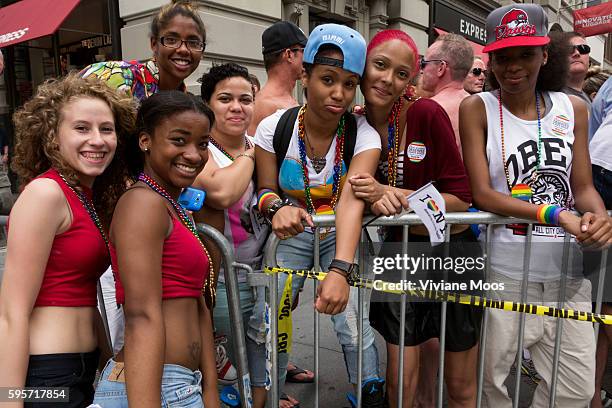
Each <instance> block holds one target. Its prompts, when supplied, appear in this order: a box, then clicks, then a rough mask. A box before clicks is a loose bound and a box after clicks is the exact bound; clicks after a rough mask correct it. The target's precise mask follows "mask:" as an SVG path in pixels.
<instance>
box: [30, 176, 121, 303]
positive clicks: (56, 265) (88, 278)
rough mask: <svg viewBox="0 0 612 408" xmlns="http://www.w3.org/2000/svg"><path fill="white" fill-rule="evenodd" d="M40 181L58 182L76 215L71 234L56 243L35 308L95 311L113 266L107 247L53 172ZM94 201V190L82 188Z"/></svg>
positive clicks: (68, 188) (62, 235) (71, 194)
mask: <svg viewBox="0 0 612 408" xmlns="http://www.w3.org/2000/svg"><path fill="white" fill-rule="evenodd" d="M37 178H49V179H52V180H55V181H56V182H57V184H58V185H59V186H60V188H61V189H62V191H63V192H64V196H66V201H67V202H68V205H69V206H70V211H72V223H71V224H70V227H69V228H68V230H67V231H65V232H62V233H61V234H59V235H56V236H55V238H54V239H53V244H52V246H51V252H50V253H49V259H48V260H47V266H46V268H45V274H44V276H43V281H42V285H41V287H40V291H39V292H38V297H37V298H36V303H35V304H34V306H35V307H36V306H68V307H83V306H86V307H95V306H96V305H97V303H98V302H97V299H96V285H97V282H98V279H99V278H100V276H101V275H102V274H103V273H104V271H105V270H106V268H108V265H109V264H110V258H109V256H108V249H107V248H106V243H105V242H104V239H103V238H102V235H101V234H100V230H98V228H97V227H96V225H95V224H94V222H93V220H92V219H91V217H90V215H89V213H88V212H87V210H86V209H85V207H84V206H83V203H81V201H80V200H79V198H78V196H77V195H76V194H75V193H74V191H72V190H71V189H70V187H68V185H67V184H66V183H65V182H64V180H62V178H61V177H60V175H59V173H58V172H57V171H56V170H54V169H50V170H48V171H47V172H45V173H43V174H41V175H40V176H38V177H37ZM81 188H82V191H83V193H84V194H85V195H86V196H87V198H88V199H89V200H91V190H90V189H88V188H87V187H81Z"/></svg>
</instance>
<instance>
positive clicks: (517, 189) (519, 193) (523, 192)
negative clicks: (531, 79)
mask: <svg viewBox="0 0 612 408" xmlns="http://www.w3.org/2000/svg"><path fill="white" fill-rule="evenodd" d="M497 100H498V101H499V127H500V129H501V151H502V161H503V165H504V173H505V174H506V183H507V184H508V190H510V192H511V195H512V197H514V198H518V199H520V200H524V201H529V199H530V198H531V196H532V195H533V190H532V188H531V184H533V183H535V182H536V181H537V180H538V171H539V170H540V161H541V160H540V157H541V152H542V124H541V122H540V97H539V95H538V91H537V90H536V93H535V103H536V113H537V115H538V145H537V151H536V169H535V170H534V171H533V173H531V177H530V180H529V183H528V184H523V183H520V184H517V185H515V186H514V187H512V183H511V182H510V172H509V170H508V165H507V164H506V146H505V142H504V113H503V109H502V98H501V89H500V90H499V91H498V92H497Z"/></svg>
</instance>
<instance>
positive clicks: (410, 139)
mask: <svg viewBox="0 0 612 408" xmlns="http://www.w3.org/2000/svg"><path fill="white" fill-rule="evenodd" d="M405 138H406V141H405V143H406V145H405V148H404V179H403V188H405V189H409V190H416V189H418V188H420V187H422V186H423V185H425V184H427V183H429V182H430V181H433V182H434V186H435V187H436V188H437V189H438V191H439V192H441V193H448V194H452V195H454V196H456V197H457V198H459V199H460V200H462V201H465V202H466V203H471V202H472V193H471V191H470V183H469V179H468V176H467V173H466V171H465V167H464V165H463V160H462V159H461V155H460V154H459V149H458V148H457V143H456V142H455V135H454V133H453V127H452V125H451V122H450V119H449V117H448V115H447V114H446V112H445V111H444V109H443V108H442V107H441V106H440V105H439V104H438V103H437V102H435V101H432V100H431V99H425V98H421V99H419V100H417V101H416V102H414V103H413V104H412V106H410V107H409V108H408V111H407V112H406V134H405ZM423 147H424V148H423Z"/></svg>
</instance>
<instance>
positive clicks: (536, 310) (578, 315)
mask: <svg viewBox="0 0 612 408" xmlns="http://www.w3.org/2000/svg"><path fill="white" fill-rule="evenodd" d="M264 272H265V273H267V274H275V273H286V274H288V275H290V276H291V275H298V276H303V277H305V278H307V279H316V280H320V281H322V280H323V279H325V277H326V276H327V272H315V271H311V270H294V269H288V268H272V267H265V268H264ZM388 285H393V284H392V283H388V282H382V284H381V285H378V287H387V286H388ZM351 286H354V287H357V288H364V289H373V290H378V291H380V292H384V293H392V294H396V295H403V294H406V295H409V296H411V297H415V298H419V299H427V300H432V301H437V302H452V303H460V304H462V305H469V306H476V307H481V308H483V309H487V308H488V309H499V310H507V311H509V312H519V313H529V314H534V315H538V316H550V317H560V318H563V319H572V320H579V321H582V322H591V323H599V324H612V315H607V314H598V313H591V312H582V311H580V310H572V309H560V308H557V307H553V306H543V305H532V304H529V303H519V302H512V301H508V300H492V299H487V298H485V297H481V296H476V295H465V294H462V293H452V292H444V291H439V290H418V289H415V290H410V289H406V290H390V289H383V290H379V289H376V288H375V287H374V280H372V279H366V278H358V279H356V280H355V281H354V282H352V285H351Z"/></svg>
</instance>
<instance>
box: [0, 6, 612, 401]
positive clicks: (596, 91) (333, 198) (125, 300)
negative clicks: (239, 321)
mask: <svg viewBox="0 0 612 408" xmlns="http://www.w3.org/2000/svg"><path fill="white" fill-rule="evenodd" d="M512 16H514V17H515V20H512V21H510V17H512ZM516 24H519V26H518V28H517V27H515V25H516ZM486 30H487V44H486V46H485V48H484V50H483V51H484V52H485V53H486V55H481V56H478V55H476V56H475V55H474V53H473V50H472V47H471V46H470V44H469V43H468V42H467V41H466V40H465V39H464V38H463V37H461V36H459V35H456V34H443V35H441V36H440V37H439V38H438V39H437V40H436V41H435V42H434V43H433V44H432V45H431V46H430V47H429V48H428V49H427V50H422V55H423V56H422V57H421V53H420V52H419V50H418V48H417V46H416V44H415V42H414V40H413V39H412V38H411V37H410V36H409V35H408V34H406V33H405V32H403V31H400V30H391V29H389V30H383V31H380V32H378V33H377V34H376V35H374V36H373V37H372V38H371V40H370V42H369V43H367V42H366V41H365V39H364V38H363V37H362V35H361V34H359V33H358V32H357V31H355V30H353V29H351V28H349V27H347V26H344V25H338V24H323V25H319V26H317V27H315V28H314V29H313V30H312V32H311V33H310V34H309V35H308V36H307V35H306V34H305V33H304V32H302V30H301V29H299V28H298V27H297V26H296V25H294V24H292V23H290V22H285V21H281V22H278V23H275V24H273V25H272V26H271V27H269V28H268V29H267V30H265V31H264V33H263V35H262V52H263V61H264V65H265V69H266V72H267V81H266V82H265V84H264V85H263V87H260V84H259V82H258V80H257V77H255V76H254V75H252V74H250V73H249V72H248V70H247V69H246V68H245V67H243V66H240V65H238V64H235V63H225V64H221V65H214V66H213V67H212V68H210V69H209V70H208V72H206V73H205V74H204V75H202V77H201V78H200V83H201V89H200V91H201V92H200V96H194V95H191V94H189V93H188V92H186V87H185V80H186V78H187V77H188V76H190V75H191V74H192V73H193V72H194V71H195V70H196V69H197V68H198V66H199V64H200V61H201V59H202V55H203V53H204V52H205V48H206V40H207V32H206V29H205V26H204V23H203V22H202V20H201V19H200V16H199V14H198V11H197V9H196V8H195V6H193V5H192V4H191V3H190V2H189V1H185V0H177V1H173V2H172V3H170V4H167V5H165V6H163V7H162V8H161V9H160V11H159V12H158V14H157V15H156V16H155V18H154V19H153V21H152V23H151V30H150V38H149V39H150V46H151V50H152V52H153V58H152V59H151V60H148V61H146V62H142V63H140V62H124V61H106V62H98V63H95V64H93V65H91V66H88V67H86V68H84V69H83V70H82V71H80V72H73V73H69V74H68V75H66V76H65V77H63V78H58V79H56V80H51V81H48V82H46V83H45V84H43V85H41V86H40V87H39V88H38V90H37V92H36V94H35V96H34V97H33V98H32V99H31V100H30V101H28V102H26V104H25V105H24V106H23V107H22V108H21V109H20V110H19V111H18V112H17V113H16V114H15V116H14V122H15V131H16V134H15V140H16V145H15V154H14V157H13V158H12V159H11V166H12V168H13V169H14V171H15V172H16V173H17V174H18V175H19V176H20V177H21V181H22V182H23V186H24V187H23V189H22V192H21V194H20V196H19V199H18V200H17V202H16V203H15V205H14V207H13V209H12V211H11V215H10V227H9V233H8V251H7V256H6V264H5V272H4V278H3V281H2V286H1V289H0V333H3V335H2V336H0V361H1V362H2V363H0V386H2V387H13V388H20V387H24V386H27V387H68V390H69V396H70V400H69V402H67V403H65V405H62V406H67V407H68V406H69V407H86V406H89V405H90V404H95V405H94V406H99V407H104V408H106V407H112V408H114V407H127V406H128V404H129V406H130V407H156V406H163V407H170V406H180V407H202V406H205V407H206V408H212V407H219V406H220V404H221V402H220V397H219V390H218V384H219V383H221V384H233V383H236V382H237V380H238V378H237V373H236V369H235V368H234V367H233V365H232V360H234V358H235V356H233V355H232V350H231V348H226V347H225V343H226V342H227V341H228V336H231V330H230V327H231V324H230V320H229V311H228V309H229V306H228V303H227V294H226V293H227V290H226V286H225V278H224V274H225V273H228V271H226V270H224V268H223V266H222V265H221V262H220V256H219V251H218V249H217V248H215V247H214V245H211V243H210V242H208V241H207V240H206V239H204V237H201V236H200V235H199V234H198V232H197V229H196V226H195V225H196V222H203V223H207V224H209V225H212V226H213V227H215V228H217V229H218V230H219V231H221V232H222V233H223V234H224V236H225V237H226V238H227V240H228V241H229V243H230V244H231V247H232V249H233V251H234V254H235V258H236V261H237V262H239V263H243V264H247V265H249V266H250V267H251V268H252V269H253V270H261V268H262V258H263V247H264V245H265V242H266V240H267V238H268V237H269V236H270V235H271V234H275V235H276V236H277V237H278V238H279V239H280V244H279V246H278V251H277V262H278V265H279V266H280V267H284V268H289V269H300V270H304V269H311V268H313V267H314V266H315V265H320V266H321V268H322V269H323V270H325V271H328V274H327V276H326V277H325V279H324V280H323V281H322V282H320V284H319V285H318V289H317V297H316V299H315V303H314V308H316V310H317V311H318V312H320V313H324V314H328V315H331V319H332V322H333V327H334V331H335V333H336V335H337V337H338V342H339V344H340V346H341V348H342V351H343V354H344V360H345V363H346V371H347V376H348V380H349V382H350V383H351V384H352V385H353V386H354V387H355V389H358V388H360V389H361V396H362V402H361V403H362V406H363V407H371V408H377V407H386V406H389V407H398V401H397V398H396V395H397V394H398V390H399V389H400V388H402V389H403V400H402V401H401V403H400V405H399V406H402V407H412V406H422V407H425V406H433V404H434V403H435V392H434V389H435V383H436V380H437V377H438V375H440V378H442V379H443V380H444V382H445V383H446V387H447V398H448V406H449V407H474V406H475V405H476V397H477V395H476V393H477V385H476V384H477V380H476V377H477V362H478V350H479V341H480V335H481V329H482V310H481V309H478V308H474V307H471V306H466V305H458V304H448V306H447V319H446V327H445V328H444V329H445V332H446V341H445V349H444V350H440V343H439V340H438V338H439V337H440V332H441V324H442V323H441V320H440V311H441V303H436V302H412V301H410V302H408V303H407V305H406V309H405V310H401V306H400V303H398V302H397V301H388V300H387V298H377V296H376V293H373V294H372V299H371V301H370V299H369V298H368V297H366V300H368V301H367V302H366V305H365V313H363V315H362V316H360V315H359V313H358V306H359V305H358V302H357V299H358V297H357V291H356V288H354V287H352V286H351V285H350V284H349V283H350V281H351V279H352V278H353V277H354V276H355V274H356V273H360V272H361V273H362V274H367V273H368V271H367V267H366V266H365V265H357V264H355V263H354V262H355V253H356V250H357V246H358V242H359V239H360V234H361V231H362V217H363V215H364V214H366V213H371V214H374V215H384V216H391V215H396V214H399V213H401V212H402V211H404V210H406V209H408V208H409V204H408V200H407V196H408V195H409V194H411V193H413V192H414V191H415V190H418V189H419V188H420V187H422V186H424V185H426V184H427V183H428V182H430V181H433V182H434V183H435V187H436V188H437V189H438V191H439V192H440V193H441V195H442V197H443V199H444V203H445V208H446V211H447V212H463V211H467V210H468V209H470V208H477V209H479V210H482V211H489V212H493V213H497V214H501V215H504V216H512V217H516V218H520V219H527V220H532V221H533V222H534V227H533V242H534V245H533V249H532V251H531V261H530V268H529V275H528V278H529V279H528V285H527V296H528V297H527V301H528V303H541V304H550V305H555V306H556V304H557V303H556V302H557V298H558V295H559V292H560V291H563V293H565V299H564V308H568V309H577V310H583V311H591V308H592V304H591V299H592V295H591V292H592V288H591V281H590V280H589V279H587V278H585V276H586V275H589V274H593V272H592V270H591V269H596V266H594V265H595V264H597V262H589V261H588V260H587V259H586V258H588V257H587V256H585V257H584V258H585V259H584V262H583V257H582V253H583V252H584V253H585V254H587V253H592V254H595V255H597V254H599V253H600V251H601V249H603V248H607V247H608V246H609V245H610V243H612V221H611V219H610V217H609V216H608V214H607V211H606V209H612V176H611V174H612V160H611V158H612V143H610V138H609V135H610V134H611V132H612V80H611V79H607V77H608V76H609V74H608V73H607V72H605V71H601V70H600V69H599V70H598V69H589V68H590V67H589V65H590V64H589V52H590V48H589V46H588V44H586V40H585V38H584V37H583V36H582V35H580V34H578V33H550V35H549V33H548V21H547V17H546V13H545V12H544V10H543V9H542V8H541V7H540V6H538V5H535V4H513V5H511V6H503V7H500V8H498V9H495V10H494V11H492V12H491V13H490V14H489V16H488V17H487V24H486ZM298 80H300V81H301V83H302V86H303V88H304V104H303V105H299V104H298V102H297V100H296V99H295V96H294V88H295V85H296V82H297V81H298ZM358 88H359V89H360V90H361V93H362V95H363V97H364V101H365V103H364V104H363V105H362V106H353V104H354V99H355V95H356V93H357V90H358ZM201 191H204V192H205V200H204V197H203V194H202V195H198V194H200V193H201ZM184 192H190V193H194V192H195V193H194V194H196V197H199V198H198V199H197V200H195V201H199V203H194V202H192V201H189V200H188V201H189V205H187V206H185V204H184V203H183V193H184ZM202 201H204V205H203V206H202ZM576 213H579V214H581V215H575V214H576ZM317 214H319V215H321V214H333V215H335V220H336V223H335V226H334V227H328V228H322V229H321V230H320V239H317V238H316V237H315V234H314V224H313V219H312V216H313V215H317ZM525 231H526V227H525V225H524V224H522V225H521V224H513V225H509V226H503V225H499V226H492V227H490V228H488V229H486V231H485V232H484V233H481V234H480V237H477V233H478V232H479V231H477V229H475V228H470V226H469V225H453V227H452V229H451V230H450V243H451V244H452V245H451V246H450V253H449V256H450V257H473V258H476V257H480V256H482V250H481V246H480V245H479V244H478V242H479V239H482V238H483V237H484V235H485V234H486V236H487V237H488V239H489V240H490V241H491V242H492V245H491V252H490V253H489V257H490V260H491V265H490V272H491V276H490V277H489V279H491V280H492V281H495V282H503V284H504V288H505V289H504V290H503V291H497V292H496V291H492V292H491V293H488V294H487V295H488V296H493V297H498V298H499V299H503V300H511V301H520V299H521V286H522V283H523V280H524V270H523V265H522V264H521V263H520V262H517V259H522V258H523V252H522V251H523V250H524V242H525V239H526V233H525ZM563 231H566V232H567V233H569V234H571V236H572V238H571V247H572V249H573V250H572V253H573V256H572V258H571V262H570V265H569V268H568V269H569V271H570V272H569V274H568V276H567V277H566V278H564V279H566V280H565V281H566V285H565V286H564V287H561V285H560V282H561V273H562V268H561V263H560V260H561V259H562V258H563V254H562V251H563V246H562V243H563V240H564V232H563ZM381 240H382V242H384V243H393V242H401V241H402V230H401V229H400V228H386V229H384V230H382V231H381ZM408 240H409V242H411V243H425V244H426V245H425V247H428V246H429V245H428V243H429V240H430V239H429V235H428V231H427V229H426V228H425V227H423V226H415V227H411V228H410V230H409V235H408ZM316 243H318V245H319V250H318V251H315V244H316ZM538 244H539V245H541V246H538ZM556 244H561V245H556ZM390 248H393V247H392V246H384V245H383V246H382V251H381V253H380V254H378V255H379V256H391V257H392V256H394V255H395V254H396V253H395V252H393V251H392V250H391V249H390ZM445 249H449V248H448V247H444V246H442V247H434V248H430V251H431V252H428V255H429V254H431V255H432V256H435V255H436V254H438V255H439V254H440V253H441V251H444V250H445ZM587 250H588V251H587ZM315 253H316V254H318V259H315ZM360 267H361V268H362V270H361V271H359V268H360ZM236 273H237V274H238V276H237V278H238V283H239V297H240V308H241V309H240V310H241V312H242V316H243V322H244V324H245V333H246V345H247V351H248V353H247V354H248V363H249V370H250V379H251V385H252V387H253V394H252V396H253V406H254V407H257V408H263V407H264V406H265V404H266V399H267V398H268V392H267V389H268V388H269V385H270V373H269V367H267V366H268V357H267V350H266V321H265V320H266V305H265V299H264V288H263V287H256V288H252V287H251V286H249V284H248V282H247V273H246V271H243V270H237V271H236ZM473 278H475V279H483V278H484V276H482V275H475V276H474V277H473ZM98 282H99V283H100V286H101V292H102V293H103V294H104V296H103V297H104V301H105V306H106V307H105V308H104V309H105V313H104V316H102V315H101V314H100V313H99V310H98V307H97V306H98V299H97V297H96V291H97V285H98ZM303 284H304V278H303V277H300V276H291V277H290V275H285V274H281V275H279V285H278V287H279V293H278V294H276V295H277V298H278V299H279V300H280V299H281V297H283V296H284V294H286V293H288V299H289V303H290V304H291V307H293V308H295V307H297V305H298V302H299V293H300V290H301V288H302V286H303ZM273 295H274V294H273ZM602 310H603V312H604V313H609V312H611V311H612V308H611V306H610V304H609V303H606V304H604V306H603V309H602ZM404 312H405V313H404ZM403 315H405V331H404V333H403V334H402V333H400V327H401V326H400V320H401V319H402V316H403ZM517 317H518V314H515V313H509V312H506V311H500V310H492V311H491V312H490V314H489V320H488V325H487V327H486V330H487V339H488V341H487V344H486V351H485V362H484V389H483V396H484V401H485V403H486V404H487V406H501V407H510V406H511V404H512V402H511V398H510V396H509V394H508V389H507V387H506V385H505V382H506V379H507V377H508V375H509V373H510V370H511V368H512V365H513V363H514V361H515V356H516V353H517V352H523V351H521V350H518V347H517V341H516V339H517V337H518V335H519V334H518V333H519V326H518V319H517ZM273 318H275V317H273ZM359 318H362V319H363V322H362V327H363V331H361V332H360V331H358V327H359V326H358V321H357V320H358V319H359ZM104 320H106V322H105V321H104ZM556 322H557V320H556V319H553V318H550V317H544V316H529V317H527V319H526V325H525V330H524V339H525V341H524V347H525V349H526V350H527V351H528V353H529V355H530V359H529V361H530V363H531V364H532V368H533V370H535V371H537V373H538V375H539V385H538V386H537V388H536V391H535V394H534V397H533V402H532V405H533V406H535V407H543V406H548V405H549V398H550V396H549V388H550V385H551V383H552V381H553V378H552V375H553V360H554V351H555V350H554V343H555V337H556V333H555V328H556ZM104 323H107V326H108V332H107V331H106V330H105V324H104ZM375 331H376V332H378V333H380V335H381V336H382V337H383V339H384V341H385V343H386V356H387V370H386V373H384V374H383V373H381V371H380V367H379V366H380V364H379V356H380V353H381V351H379V350H378V349H377V347H376V342H375ZM360 336H361V338H362V341H363V343H362V347H363V359H362V373H361V377H360V378H361V379H362V382H361V383H360V384H358V377H359V376H358V372H357V370H358V351H359V349H358V345H359V338H360ZM611 336H612V332H611V331H610V327H609V326H606V327H605V329H603V330H600V336H599V339H597V340H596V339H595V335H594V331H593V330H592V326H591V325H590V324H589V323H585V322H579V321H574V320H567V321H565V322H564V325H563V331H562V334H561V339H560V342H561V351H560V355H559V370H558V372H557V387H556V404H557V405H558V406H562V407H583V406H587V405H588V404H591V406H593V407H600V406H602V400H601V396H600V392H599V390H600V388H601V380H602V377H603V374H604V372H605V365H606V361H607V350H608V346H609V343H610V341H612V337H611ZM108 337H110V344H109V341H108ZM400 339H403V343H402V342H401V341H400ZM400 347H404V352H403V356H404V359H403V361H400V358H399V355H400V353H399V351H400ZM441 352H443V353H445V361H446V366H445V367H446V368H445V370H444V372H443V373H438V372H437V369H438V368H437V367H438V355H439V353H441ZM400 364H401V365H403V367H404V371H403V372H404V377H403V379H402V380H403V382H402V383H400V378H398V374H397V373H398V367H399V366H400ZM272 370H278V381H279V387H280V389H281V391H282V388H283V385H284V383H285V381H291V382H312V381H313V380H314V374H313V373H312V372H311V371H309V370H307V369H304V368H300V367H297V366H296V365H295V364H294V363H292V362H290V353H289V352H281V353H279V358H278V366H277V367H272ZM97 371H99V372H100V373H101V374H100V376H99V379H98V381H97V383H96V386H95V387H94V381H95V379H96V372H97ZM280 398H281V401H280V406H281V407H282V408H290V407H297V406H299V402H298V401H297V400H296V399H295V398H293V397H291V396H289V395H287V394H285V393H283V392H281V394H280ZM353 402H354V401H353ZM23 405H24V404H23V403H22V402H21V403H20V402H17V403H15V405H14V406H23ZM25 406H26V407H38V406H43V404H42V403H41V404H38V403H32V402H26V403H25Z"/></svg>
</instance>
